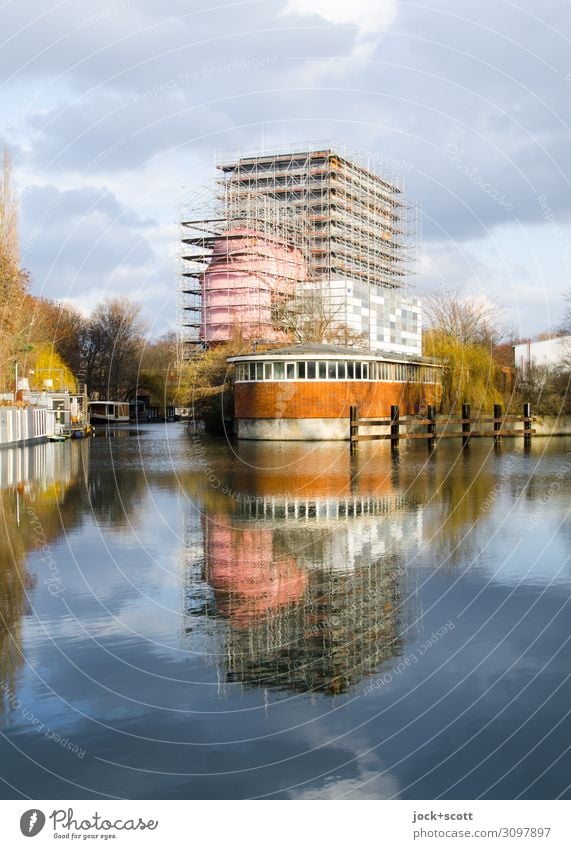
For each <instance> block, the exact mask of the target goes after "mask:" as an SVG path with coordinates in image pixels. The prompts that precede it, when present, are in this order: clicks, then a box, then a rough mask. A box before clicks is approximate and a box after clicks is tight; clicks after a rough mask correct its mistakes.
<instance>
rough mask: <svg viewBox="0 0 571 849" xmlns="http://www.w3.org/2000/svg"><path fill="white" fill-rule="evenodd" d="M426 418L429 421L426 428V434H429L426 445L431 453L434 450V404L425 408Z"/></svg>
mask: <svg viewBox="0 0 571 849" xmlns="http://www.w3.org/2000/svg"><path fill="white" fill-rule="evenodd" d="M426 418H427V419H429V422H430V423H429V425H428V427H427V428H426V430H427V432H428V433H429V434H430V436H429V438H428V439H427V440H426V444H427V445H428V450H429V451H432V449H433V448H434V435H435V433H436V407H435V406H434V404H428V406H427V407H426Z"/></svg>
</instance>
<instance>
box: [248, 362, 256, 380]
mask: <svg viewBox="0 0 571 849" xmlns="http://www.w3.org/2000/svg"><path fill="white" fill-rule="evenodd" d="M248 369H249V379H250V380H255V379H256V363H248Z"/></svg>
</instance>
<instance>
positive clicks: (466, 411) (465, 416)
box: [462, 404, 470, 448]
mask: <svg viewBox="0 0 571 849" xmlns="http://www.w3.org/2000/svg"><path fill="white" fill-rule="evenodd" d="M469 444H470V405H469V404H462V448H466V447H467V446H468V445H469Z"/></svg>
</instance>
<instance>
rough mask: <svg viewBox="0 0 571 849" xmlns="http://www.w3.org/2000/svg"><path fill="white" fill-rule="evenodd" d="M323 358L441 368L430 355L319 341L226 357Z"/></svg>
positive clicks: (242, 359)
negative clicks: (351, 346)
mask: <svg viewBox="0 0 571 849" xmlns="http://www.w3.org/2000/svg"><path fill="white" fill-rule="evenodd" d="M300 357H301V358H303V359H324V360H337V359H339V358H343V359H351V360H381V361H385V362H391V363H420V364H422V365H432V366H437V367H440V368H442V365H441V363H439V362H438V361H436V360H434V359H432V358H431V357H422V356H419V355H416V354H403V353H401V352H399V351H371V350H369V349H364V348H347V347H344V346H342V345H327V344H324V343H320V342H303V343H301V344H299V345H288V346H287V347H285V348H273V349H272V350H269V351H259V352H257V351H251V352H250V353H248V354H240V355H238V356H234V357H228V359H227V362H229V363H241V362H248V361H250V360H275V359H276V358H278V359H282V358H283V359H292V358H293V359H295V358H300Z"/></svg>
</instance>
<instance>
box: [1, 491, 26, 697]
mask: <svg viewBox="0 0 571 849" xmlns="http://www.w3.org/2000/svg"><path fill="white" fill-rule="evenodd" d="M18 497H19V496H18V494H17V491H15V490H8V491H6V490H0V509H1V510H2V533H1V534H0V683H4V684H5V685H6V686H7V687H8V688H9V689H10V690H13V688H14V684H15V680H16V675H17V672H18V669H19V667H20V664H21V662H22V656H21V653H20V651H19V648H18V646H19V644H20V641H21V621H22V616H23V615H24V613H25V612H26V603H27V599H26V592H27V590H28V589H30V588H31V587H32V583H33V582H32V578H31V576H30V574H29V572H27V570H26V567H25V555H26V551H27V550H28V549H29V547H31V546H30V544H29V542H28V541H27V540H26V539H25V538H24V537H23V536H22V535H21V534H20V533H19V528H18V527H17V524H16V520H15V514H16V499H17V498H18ZM5 703H6V694H5V692H4V691H3V690H0V711H1V709H2V708H3V707H4V705H5Z"/></svg>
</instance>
